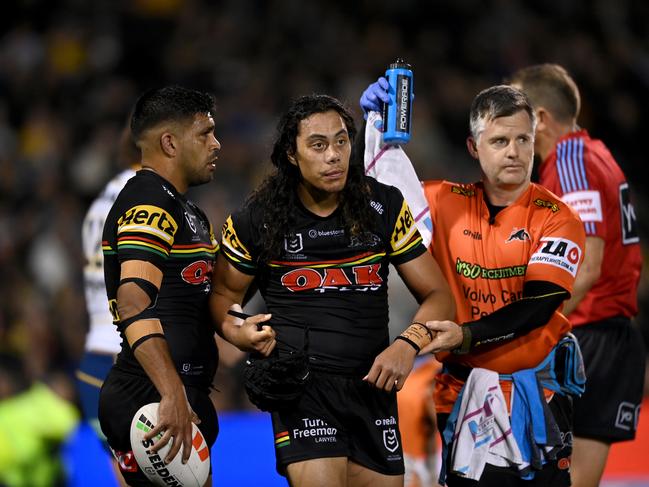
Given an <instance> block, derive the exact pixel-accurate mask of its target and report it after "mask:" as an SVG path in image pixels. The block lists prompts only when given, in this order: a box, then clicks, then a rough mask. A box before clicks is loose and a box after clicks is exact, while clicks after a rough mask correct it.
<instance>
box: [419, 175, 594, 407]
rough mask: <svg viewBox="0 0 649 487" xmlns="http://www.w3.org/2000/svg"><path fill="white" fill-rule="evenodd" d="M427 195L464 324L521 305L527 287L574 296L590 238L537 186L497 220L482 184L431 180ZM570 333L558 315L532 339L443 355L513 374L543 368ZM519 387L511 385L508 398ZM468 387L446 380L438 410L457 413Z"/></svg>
mask: <svg viewBox="0 0 649 487" xmlns="http://www.w3.org/2000/svg"><path fill="white" fill-rule="evenodd" d="M424 192H425V194H426V198H427V199H428V203H429V205H430V210H431V217H432V220H433V241H432V242H431V251H432V253H433V255H434V256H435V258H436V259H437V262H438V263H439V265H440V267H441V269H442V271H443V273H444V275H445V277H446V279H447V281H448V283H449V286H450V287H451V289H452V291H453V295H454V297H455V302H456V307H457V315H456V321H457V323H459V324H462V323H466V322H469V321H474V320H477V319H479V318H480V317H481V316H485V315H488V314H491V313H493V312H494V311H496V310H497V309H499V308H501V307H503V306H506V305H507V304H509V303H511V302H513V301H516V300H517V299H520V298H521V297H522V296H523V285H524V283H525V282H526V281H548V282H552V283H554V284H557V285H559V286H561V287H562V288H564V289H566V290H567V291H568V292H572V287H573V284H574V280H575V276H576V275H577V269H578V267H579V264H580V263H581V261H582V259H583V248H584V242H585V235H584V229H583V225H582V223H581V221H580V219H579V216H578V215H577V213H576V212H575V211H574V210H573V209H572V208H570V207H569V206H568V205H566V204H565V203H563V202H562V201H561V200H560V199H559V198H558V197H557V196H556V195H554V194H553V193H551V192H550V191H548V190H547V189H545V188H543V187H542V186H539V185H537V184H534V183H532V184H530V187H529V188H528V189H527V190H526V191H525V192H524V193H523V194H522V195H521V196H520V198H518V200H517V201H516V202H515V203H513V204H512V205H510V206H508V207H506V208H504V209H502V210H501V211H500V212H499V213H498V214H497V215H496V216H495V218H494V219H493V220H491V221H490V217H489V210H488V208H487V205H486V203H485V202H484V196H483V193H484V189H483V186H482V183H475V184H469V185H459V184H453V183H449V182H447V181H427V182H425V183H424ZM568 331H570V323H569V322H568V320H567V319H566V318H565V317H564V316H563V315H562V314H561V313H560V312H559V311H558V310H557V311H555V312H554V314H553V315H552V318H551V319H550V320H549V321H548V323H547V324H546V325H544V326H541V327H539V328H536V329H534V330H533V331H531V332H530V333H528V334H526V335H524V336H521V337H518V338H515V339H513V340H507V341H503V342H500V343H494V344H491V345H482V346H479V347H477V348H476V349H474V350H473V351H471V352H470V353H468V354H465V355H455V354H451V353H449V352H443V353H439V354H438V355H437V359H438V360H440V361H441V362H453V363H458V364H462V365H465V366H468V367H482V368H486V369H490V370H494V371H496V372H499V373H505V374H508V373H512V372H516V371H518V370H522V369H527V368H531V367H535V366H536V365H538V364H539V363H540V362H541V361H542V360H543V359H544V358H545V357H546V356H547V355H548V353H549V352H550V350H551V349H552V348H553V347H554V346H555V345H556V344H557V343H558V341H559V339H560V338H561V337H562V336H563V335H565V334H566V332H568ZM510 386H511V383H507V382H506V383H503V384H502V388H503V392H505V394H506V396H508V395H509V390H510V389H511V387H510ZM461 387H462V382H459V381H457V380H455V379H454V378H453V377H451V376H449V375H448V374H441V375H440V376H439V378H438V381H437V384H436V389H435V403H436V406H437V408H438V412H450V411H451V409H452V408H453V403H454V402H455V399H456V398H457V394H458V393H459V390H460V388H461Z"/></svg>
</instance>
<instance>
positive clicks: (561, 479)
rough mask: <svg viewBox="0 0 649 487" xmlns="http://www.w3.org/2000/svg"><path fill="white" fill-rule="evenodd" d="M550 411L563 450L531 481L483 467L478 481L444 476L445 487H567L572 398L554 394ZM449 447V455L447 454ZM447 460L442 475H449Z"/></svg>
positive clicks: (443, 418)
mask: <svg viewBox="0 0 649 487" xmlns="http://www.w3.org/2000/svg"><path fill="white" fill-rule="evenodd" d="M548 406H549V408H550V411H551V412H552V414H553V415H554V419H555V421H556V422H557V426H558V427H559V431H560V432H561V439H562V441H563V446H562V447H561V449H560V450H559V451H558V452H557V457H556V459H555V460H552V461H550V462H548V463H546V464H545V465H544V466H543V469H542V470H540V471H537V472H536V473H535V475H534V478H533V479H532V480H523V479H522V478H521V477H520V476H519V474H518V471H517V470H515V469H513V468H507V467H496V466H494V465H489V464H487V465H485V469H484V471H483V472H482V477H480V481H476V480H470V479H465V478H463V477H460V476H458V475H453V474H448V475H447V477H446V485H448V486H449V487H477V486H480V487H547V486H552V487H568V486H570V485H571V484H570V455H572V433H571V425H570V424H571V421H572V398H571V397H570V396H562V395H560V394H555V395H554V396H553V397H552V399H551V400H550V402H549V403H548ZM448 416H449V415H448V414H438V415H437V425H438V427H439V431H440V435H441V434H442V432H443V431H444V428H446V422H447V420H448ZM450 448H452V446H449V452H450V451H451V450H450ZM450 458H451V455H450V454H449V455H448V459H447V461H448V464H447V467H446V471H447V472H450V468H451V465H450Z"/></svg>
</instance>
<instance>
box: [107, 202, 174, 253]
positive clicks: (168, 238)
mask: <svg viewBox="0 0 649 487" xmlns="http://www.w3.org/2000/svg"><path fill="white" fill-rule="evenodd" d="M177 231H178V224H177V223H176V220H174V219H173V217H172V216H171V215H170V214H169V213H168V212H166V211H165V210H163V209H162V208H159V207H157V206H151V205H138V206H134V207H133V208H131V209H130V210H128V211H127V212H126V213H124V214H123V215H122V216H121V217H119V220H117V234H118V235H119V234H121V233H125V232H137V233H141V232H143V233H149V234H151V235H155V236H156V237H158V238H160V239H162V240H164V241H165V242H167V243H168V244H170V245H171V244H173V240H174V236H175V235H176V232H177Z"/></svg>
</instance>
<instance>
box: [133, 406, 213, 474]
mask: <svg viewBox="0 0 649 487" xmlns="http://www.w3.org/2000/svg"><path fill="white" fill-rule="evenodd" d="M159 405H160V403H159V402H152V403H150V404H146V405H144V406H142V407H141V408H140V409H139V410H138V411H137V413H135V416H133V420H132V421H131V448H132V449H133V454H134V455H135V459H136V460H137V463H138V465H139V466H140V469H141V470H142V472H144V475H146V476H147V478H148V479H149V480H150V481H151V482H153V483H154V484H155V485H161V486H168V485H182V486H184V487H203V485H205V482H206V480H207V477H208V475H209V474H210V449H209V447H208V446H207V443H205V438H203V434H202V433H201V432H200V430H199V429H198V427H197V426H196V425H195V424H192V452H191V454H190V455H189V460H187V463H186V464H184V465H183V463H182V449H181V451H179V452H178V454H177V455H176V456H175V457H174V459H173V460H172V461H171V462H170V463H168V464H165V463H164V458H165V457H166V456H167V453H168V452H169V450H170V449H171V444H172V442H173V441H174V439H173V438H172V439H171V441H169V443H167V444H166V445H165V446H163V447H162V448H161V449H160V450H158V451H157V452H152V451H151V447H152V446H153V444H154V443H155V442H156V441H158V439H160V436H162V434H160V435H159V436H157V437H156V438H152V439H151V440H145V439H144V435H145V434H147V433H148V432H149V431H151V430H152V429H153V428H154V427H155V425H156V424H157V422H158V406H159Z"/></svg>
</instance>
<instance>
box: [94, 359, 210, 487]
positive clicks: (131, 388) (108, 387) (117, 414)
mask: <svg viewBox="0 0 649 487" xmlns="http://www.w3.org/2000/svg"><path fill="white" fill-rule="evenodd" d="M185 391H186V392H187V399H188V401H189V404H190V405H191V407H192V409H193V410H194V412H195V413H196V414H197V415H198V417H199V418H200V420H201V423H200V424H199V425H198V428H199V429H200V430H201V433H203V436H204V437H205V442H206V443H207V444H208V445H209V447H210V449H211V447H212V445H213V444H214V442H215V441H216V435H217V434H218V432H219V424H218V419H217V417H216V410H215V409H214V406H213V405H212V401H211V400H210V398H209V391H208V390H203V389H199V388H196V387H191V386H185ZM159 401H160V394H159V393H158V390H157V389H156V388H155V386H154V385H153V383H152V382H151V381H150V380H148V379H146V378H143V377H140V376H137V375H132V374H127V373H124V372H120V371H116V370H115V369H114V368H113V369H112V370H111V371H110V372H109V374H108V377H106V380H105V381H104V385H103V386H102V388H101V392H100V395H99V423H100V425H101V429H102V431H103V432H104V434H105V435H106V439H107V441H108V445H109V446H110V448H111V450H112V452H113V455H114V456H115V458H116V459H117V461H118V463H119V468H120V471H121V473H122V475H123V476H124V480H125V481H126V483H127V484H128V485H130V486H133V487H139V486H150V485H151V481H149V480H148V479H147V477H146V476H145V475H144V473H142V471H141V470H140V469H139V468H138V466H137V464H136V462H135V458H134V457H133V451H132V448H131V440H130V428H131V420H132V419H133V416H134V415H135V413H136V412H137V410H138V409H140V408H141V407H142V406H144V405H145V404H148V403H151V402H159Z"/></svg>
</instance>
